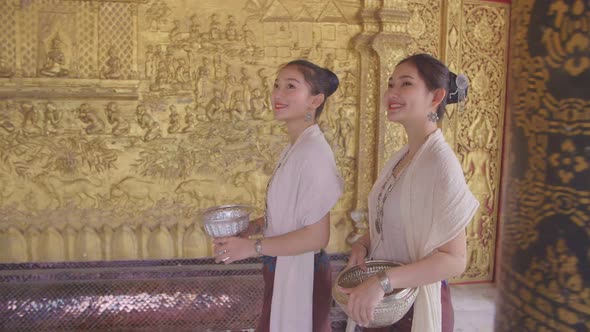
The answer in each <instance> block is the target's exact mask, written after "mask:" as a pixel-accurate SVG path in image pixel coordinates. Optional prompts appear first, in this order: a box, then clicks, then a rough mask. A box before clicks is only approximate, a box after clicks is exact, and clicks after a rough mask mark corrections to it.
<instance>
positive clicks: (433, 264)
mask: <svg viewBox="0 0 590 332" xmlns="http://www.w3.org/2000/svg"><path fill="white" fill-rule="evenodd" d="M466 246H467V244H466V239H465V232H464V231H462V232H461V233H459V235H457V236H456V237H455V238H453V239H452V240H450V241H449V242H447V243H445V244H444V245H442V246H440V247H439V248H437V250H436V251H435V252H434V253H433V254H432V255H430V256H428V257H426V258H424V259H422V260H420V261H418V262H415V263H411V264H407V265H404V266H400V267H395V268H391V269H388V270H387V271H386V275H387V277H388V278H389V281H390V283H391V286H392V287H393V288H407V287H416V286H421V285H427V284H431V283H434V282H438V281H441V280H445V279H447V278H450V277H454V276H457V275H459V274H461V273H462V272H463V271H464V270H465V265H466V258H465V253H466V250H467V249H466ZM340 289H341V291H342V292H344V293H345V294H349V295H350V297H349V300H348V306H347V311H348V315H349V317H350V318H351V319H352V320H353V321H355V322H357V323H358V324H359V325H361V326H367V324H369V322H370V321H372V320H373V318H374V309H375V307H376V306H377V303H379V301H381V299H382V298H383V295H384V291H383V288H381V284H380V282H379V278H378V277H377V276H376V275H373V276H371V278H369V279H367V280H366V281H364V282H363V283H362V284H360V285H359V286H357V287H355V288H340Z"/></svg>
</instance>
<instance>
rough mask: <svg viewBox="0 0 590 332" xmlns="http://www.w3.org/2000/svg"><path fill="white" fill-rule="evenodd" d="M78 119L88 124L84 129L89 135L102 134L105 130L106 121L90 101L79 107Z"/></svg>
mask: <svg viewBox="0 0 590 332" xmlns="http://www.w3.org/2000/svg"><path fill="white" fill-rule="evenodd" d="M78 119H79V120H80V121H82V122H83V123H84V124H86V125H87V126H86V128H84V130H85V131H86V133H87V134H88V135H94V134H102V133H104V131H105V124H104V121H103V120H102V119H101V118H100V117H99V116H98V112H97V111H96V110H95V109H94V108H92V107H91V106H90V104H88V103H83V104H82V105H80V107H79V108H78Z"/></svg>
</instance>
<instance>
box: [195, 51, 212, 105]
mask: <svg viewBox="0 0 590 332" xmlns="http://www.w3.org/2000/svg"><path fill="white" fill-rule="evenodd" d="M210 76H211V68H210V63H209V58H203V64H202V65H201V66H199V68H198V69H197V71H196V73H194V74H193V79H194V80H195V81H196V82H197V84H196V87H195V97H197V98H202V97H205V96H206V95H207V89H208V88H209V82H210Z"/></svg>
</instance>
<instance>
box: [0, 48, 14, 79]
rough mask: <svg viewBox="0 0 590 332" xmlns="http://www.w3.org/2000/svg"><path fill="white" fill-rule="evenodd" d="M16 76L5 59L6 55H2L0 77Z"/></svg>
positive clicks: (0, 58) (0, 54)
mask: <svg viewBox="0 0 590 332" xmlns="http://www.w3.org/2000/svg"><path fill="white" fill-rule="evenodd" d="M13 75H14V71H13V70H12V68H10V66H9V65H8V63H7V62H6V59H5V58H4V54H2V53H0V77H12V76H13Z"/></svg>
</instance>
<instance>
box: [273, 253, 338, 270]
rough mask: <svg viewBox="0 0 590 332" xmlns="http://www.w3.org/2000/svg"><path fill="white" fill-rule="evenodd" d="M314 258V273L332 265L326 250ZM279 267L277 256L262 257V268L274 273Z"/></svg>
mask: <svg viewBox="0 0 590 332" xmlns="http://www.w3.org/2000/svg"><path fill="white" fill-rule="evenodd" d="M313 258H314V271H316V272H317V271H318V270H320V269H321V268H322V267H326V266H328V265H329V264H330V256H328V254H327V253H326V251H325V250H323V249H322V250H320V252H318V253H317V254H315V255H314V256H313ZM276 267H277V258H276V257H275V256H262V268H263V269H268V270H269V271H270V272H274V271H275V269H276Z"/></svg>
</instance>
